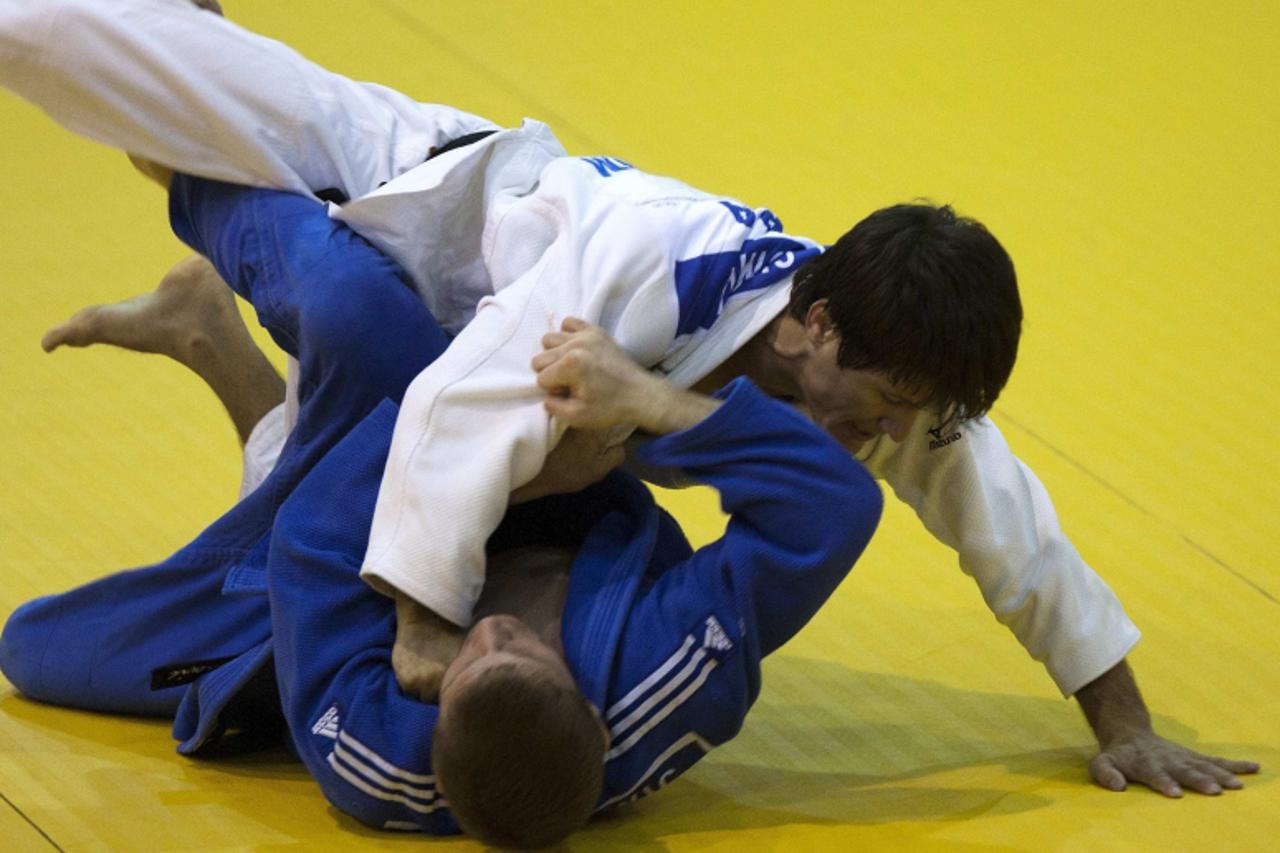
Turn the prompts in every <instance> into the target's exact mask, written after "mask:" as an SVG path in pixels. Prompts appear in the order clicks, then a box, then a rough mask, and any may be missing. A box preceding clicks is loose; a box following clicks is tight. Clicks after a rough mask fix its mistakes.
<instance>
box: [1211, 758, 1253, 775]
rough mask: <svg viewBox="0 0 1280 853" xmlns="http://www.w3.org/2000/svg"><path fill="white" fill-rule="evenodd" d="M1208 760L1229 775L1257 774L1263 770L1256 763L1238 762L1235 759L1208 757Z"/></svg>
mask: <svg viewBox="0 0 1280 853" xmlns="http://www.w3.org/2000/svg"><path fill="white" fill-rule="evenodd" d="M1208 760H1209V761H1210V762H1212V763H1213V764H1215V765H1217V766H1218V767H1220V768H1222V769H1223V770H1226V771H1227V772H1228V773H1257V772H1258V770H1259V769H1261V767H1260V765H1259V764H1258V762H1256V761H1236V760H1235V759H1233V758H1219V757H1217V756H1208Z"/></svg>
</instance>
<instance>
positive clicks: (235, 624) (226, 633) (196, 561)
mask: <svg viewBox="0 0 1280 853" xmlns="http://www.w3.org/2000/svg"><path fill="white" fill-rule="evenodd" d="M227 559H228V555H227V553H226V552H221V553H220V552H217V551H213V550H210V551H207V552H205V553H203V554H201V553H199V552H196V551H193V550H192V549H187V550H185V551H183V552H180V553H179V554H178V555H175V557H173V558H171V559H170V560H167V561H166V562H164V563H161V564H159V565H156V566H151V567H148V568H143V569H135V570H132V571H127V572H121V573H119V574H115V575H111V576H109V577H105V578H101V579H99V580H96V581H94V582H92V583H89V584H86V585H85V586H82V587H78V588H76V589H73V590H71V591H69V592H65V593H62V594H59V595H49V596H45V597H43V598H38V599H36V600H34V601H30V602H28V603H26V604H24V605H22V606H21V607H19V608H18V609H17V610H15V611H14V612H13V614H12V615H11V616H10V617H9V620H8V622H7V623H6V624H5V626H4V631H3V633H2V634H0V671H3V672H4V675H5V677H6V678H7V679H9V681H10V682H11V683H12V684H13V686H14V687H16V688H17V689H18V690H20V691H21V692H22V693H23V694H25V695H27V696H29V697H30V698H32V699H37V700H39V701H41V702H49V703H52V704H55V705H67V706H71V707H76V708H87V709H90V710H95V711H110V712H115V713H128V714H158V715H167V714H171V713H173V711H174V710H175V709H176V708H177V707H178V703H179V702H180V701H181V699H182V696H183V694H184V693H185V692H186V689H187V688H186V686H185V684H174V685H173V686H169V687H163V688H160V689H152V674H153V672H156V671H157V670H163V669H167V668H172V667H174V666H175V665H187V666H190V665H191V664H196V663H205V664H207V663H208V662H212V661H218V660H221V659H224V658H230V657H234V656H236V655H239V654H241V653H242V652H244V651H246V650H248V649H250V648H252V647H253V646H255V645H256V644H258V643H261V642H262V641H263V640H265V639H266V638H267V637H268V636H269V635H270V632H271V616H270V612H269V607H268V604H267V599H266V597H265V596H263V595H223V594H222V586H223V582H224V580H225V578H226V574H227V569H228V565H227Z"/></svg>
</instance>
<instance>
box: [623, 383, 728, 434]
mask: <svg viewBox="0 0 1280 853" xmlns="http://www.w3.org/2000/svg"><path fill="white" fill-rule="evenodd" d="M652 378H653V379H654V382H655V385H656V387H655V391H659V392H660V393H656V394H654V395H651V396H650V400H651V401H652V402H651V404H650V405H649V406H647V407H646V408H645V411H644V414H643V417H641V418H637V420H636V424H637V425H638V426H639V427H640V428H641V429H643V430H644V431H645V432H647V433H650V434H652V435H668V434H670V433H673V432H680V431H681V430H686V429H689V428H690V427H693V426H696V425H697V424H699V423H701V422H702V421H703V420H704V419H705V418H706V417H707V416H708V415H710V414H711V413H712V412H714V411H715V410H716V409H717V408H719V406H720V401H719V400H716V399H713V398H711V397H707V396H704V395H702V394H698V393H695V392H693V391H686V390H684V389H682V388H677V387H675V386H674V385H671V384H670V383H668V382H666V381H664V380H661V379H658V378H657V377H652Z"/></svg>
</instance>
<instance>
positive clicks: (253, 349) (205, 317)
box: [40, 255, 284, 444]
mask: <svg viewBox="0 0 1280 853" xmlns="http://www.w3.org/2000/svg"><path fill="white" fill-rule="evenodd" d="M94 344H106V345H109V346H116V347H120V348H122V349H127V350H133V351H134V352H143V353H156V354H159V355H164V356H167V357H169V358H171V359H173V360H174V361H176V362H178V363H179V364H182V365H184V366H186V367H187V368H189V369H190V370H191V371H193V372H194V373H195V374H196V375H197V376H199V377H200V378H201V379H202V380H204V382H205V384H207V385H208V386H209V387H210V388H211V389H212V390H213V392H214V393H215V394H216V395H217V397H218V400H219V401H220V402H221V403H222V405H223V408H225V409H226V411H227V414H228V415H229V416H230V417H231V422H232V423H233V424H234V425H235V428H236V433H237V434H238V435H239V437H240V443H241V444H244V442H245V441H246V440H247V439H248V437H249V433H250V432H252V430H253V427H254V426H255V425H256V424H257V423H258V421H259V420H261V419H262V416H263V415H265V414H266V413H267V412H269V411H270V410H271V409H273V408H275V407H276V406H277V405H279V404H280V403H281V402H282V401H283V400H284V381H283V380H282V379H281V378H280V375H279V374H278V373H276V370H275V368H274V367H272V365H271V362H269V361H268V360H267V357H266V356H265V355H264V354H263V353H262V351H261V350H260V349H259V348H258V346H257V344H256V343H254V341H253V338H252V337H251V336H250V335H249V330H248V329H246V328H245V325H244V321H243V320H242V319H241V318H240V313H239V311H238V310H237V309H236V300H235V294H234V293H232V291H231V288H230V287H229V286H228V285H227V283H226V282H225V281H223V280H222V278H221V277H220V276H219V275H218V273H217V271H216V270H215V269H214V268H213V265H212V264H210V263H209V262H208V261H207V260H205V259H204V258H202V257H200V256H199V255H193V256H192V257H190V258H187V259H185V260H182V261H180V262H178V263H177V264H176V265H175V266H174V267H173V269H171V270H169V272H168V273H166V274H165V276H164V277H163V278H162V279H161V280H160V283H159V285H158V286H157V287H156V289H155V290H153V291H151V292H149V293H144V294H141V295H139V296H135V297H133V298H132V299H126V300H124V301H123V302H117V303H115V304H112V305H91V306H89V307H87V308H83V309H81V310H80V311H77V312H76V313H75V314H74V315H73V316H72V317H71V318H70V319H69V320H67V321H65V322H63V323H60V324H58V325H56V326H54V327H53V328H51V329H49V331H48V332H46V333H45V335H44V338H43V339H42V340H41V342H40V345H41V346H42V347H43V348H44V350H45V351H46V352H53V351H54V350H56V349H58V348H59V347H63V346H69V347H87V346H92V345H94Z"/></svg>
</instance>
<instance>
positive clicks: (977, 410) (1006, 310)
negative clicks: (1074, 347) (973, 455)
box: [787, 203, 1022, 420]
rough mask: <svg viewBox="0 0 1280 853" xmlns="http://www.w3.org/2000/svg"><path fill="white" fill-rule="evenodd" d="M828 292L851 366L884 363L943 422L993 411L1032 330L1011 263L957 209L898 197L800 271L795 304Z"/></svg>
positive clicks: (801, 312) (841, 356) (843, 362)
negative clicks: (1021, 342) (1025, 332)
mask: <svg viewBox="0 0 1280 853" xmlns="http://www.w3.org/2000/svg"><path fill="white" fill-rule="evenodd" d="M819 300H826V303H825V306H826V311H827V313H828V315H829V316H830V319H831V322H832V323H833V325H834V327H835V329H836V331H837V332H838V333H839V335H840V348H839V353H838V356H837V359H838V363H839V365H840V366H841V367H843V368H851V369H866V370H876V371H880V372H881V373H883V374H885V375H886V376H887V377H888V378H889V379H890V380H892V381H893V382H894V383H895V384H896V385H898V386H900V387H906V388H913V389H918V391H919V393H918V394H917V395H916V396H917V398H918V399H919V401H920V402H922V403H926V404H927V405H928V407H929V408H930V409H932V410H935V411H937V412H940V413H941V414H942V416H943V419H944V420H953V419H954V420H968V419H970V418H974V417H978V416H980V415H983V414H985V413H986V412H987V410H988V409H990V408H991V405H992V404H993V403H994V402H995V400H996V398H997V397H998V396H999V395H1000V391H1001V390H1002V389H1003V388H1004V386H1005V383H1006V382H1007V381H1008V380H1009V374H1010V373H1011V372H1012V370H1013V364H1014V361H1015V360H1016V358H1017V354H1018V338H1019V335H1020V334H1021V328H1022V305H1021V302H1020V301H1019V299H1018V284H1017V276H1016V275H1015V273H1014V269H1013V261H1012V260H1010V258H1009V255H1008V254H1007V253H1006V252H1005V250H1004V248H1003V247H1002V246H1001V245H1000V243H999V241H997V240H996V238H995V237H994V236H992V235H991V233H990V232H989V231H987V229H986V228H985V227H983V226H982V224H981V223H979V222H977V221H975V220H973V219H966V218H964V217H960V216H956V214H955V212H954V211H953V210H952V209H951V208H950V207H949V206H945V205H944V206H941V207H938V206H934V205H932V204H923V203H916V204H899V205H894V206H893V207H886V208H884V209H882V210H878V211H876V212H875V213H873V214H871V215H870V216H868V217H867V218H866V219H864V220H862V221H861V222H859V223H858V224H857V225H855V226H854V227H853V229H852V230H850V231H849V232H848V233H847V234H845V235H844V236H843V237H841V238H840V239H839V240H838V241H837V242H836V244H835V245H834V246H832V247H831V248H830V249H828V250H827V251H826V252H824V253H823V254H822V255H819V256H818V257H817V258H815V259H814V260H812V261H810V262H809V263H808V264H806V265H805V266H804V267H802V268H801V269H800V270H799V271H798V272H797V273H796V276H795V280H794V283H793V286H792V291H791V302H790V304H789V306H788V309H787V310H788V313H789V314H790V315H791V316H792V317H793V318H795V319H797V320H799V321H801V322H804V321H805V318H806V315H807V314H808V312H809V309H810V307H811V306H812V305H813V304H814V303H815V302H818V301H819Z"/></svg>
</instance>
